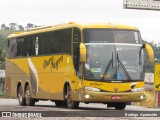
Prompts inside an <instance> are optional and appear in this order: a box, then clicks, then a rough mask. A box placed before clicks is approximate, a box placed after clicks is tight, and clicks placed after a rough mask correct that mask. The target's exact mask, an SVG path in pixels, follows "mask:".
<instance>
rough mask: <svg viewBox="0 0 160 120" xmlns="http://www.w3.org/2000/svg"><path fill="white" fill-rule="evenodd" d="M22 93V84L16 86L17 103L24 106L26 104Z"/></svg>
mask: <svg viewBox="0 0 160 120" xmlns="http://www.w3.org/2000/svg"><path fill="white" fill-rule="evenodd" d="M22 93H23V90H22V86H21V85H20V86H19V87H18V91H17V97H18V101H19V105H21V106H25V105H26V101H25V97H23V95H22Z"/></svg>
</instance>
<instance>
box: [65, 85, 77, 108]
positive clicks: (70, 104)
mask: <svg viewBox="0 0 160 120" xmlns="http://www.w3.org/2000/svg"><path fill="white" fill-rule="evenodd" d="M66 104H67V107H68V108H70V109H76V108H78V107H79V102H77V101H73V100H72V92H71V87H70V85H67V91H66Z"/></svg>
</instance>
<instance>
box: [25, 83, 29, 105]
mask: <svg viewBox="0 0 160 120" xmlns="http://www.w3.org/2000/svg"><path fill="white" fill-rule="evenodd" d="M25 98H26V102H30V90H29V87H28V86H27V87H26V92H25Z"/></svg>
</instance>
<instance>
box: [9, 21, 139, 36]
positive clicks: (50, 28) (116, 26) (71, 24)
mask: <svg viewBox="0 0 160 120" xmlns="http://www.w3.org/2000/svg"><path fill="white" fill-rule="evenodd" d="M70 27H78V28H80V29H84V28H88V29H89V28H111V29H130V30H138V28H136V27H133V26H128V25H120V24H111V23H101V24H78V23H76V22H69V23H68V24H58V25H52V26H45V27H39V28H34V29H31V30H28V31H25V32H15V33H13V34H10V35H9V36H8V37H7V38H8V39H9V38H16V37H22V36H27V35H32V34H38V33H43V32H49V31H53V30H59V29H64V28H70Z"/></svg>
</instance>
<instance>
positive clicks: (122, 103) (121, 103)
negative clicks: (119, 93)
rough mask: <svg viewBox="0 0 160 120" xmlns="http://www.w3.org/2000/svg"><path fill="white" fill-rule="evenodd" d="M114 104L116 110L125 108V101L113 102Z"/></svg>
mask: <svg viewBox="0 0 160 120" xmlns="http://www.w3.org/2000/svg"><path fill="white" fill-rule="evenodd" d="M114 106H115V109H116V110H124V109H125V108H126V103H124V102H120V103H115V105H114Z"/></svg>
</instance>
